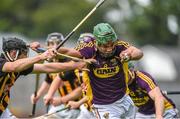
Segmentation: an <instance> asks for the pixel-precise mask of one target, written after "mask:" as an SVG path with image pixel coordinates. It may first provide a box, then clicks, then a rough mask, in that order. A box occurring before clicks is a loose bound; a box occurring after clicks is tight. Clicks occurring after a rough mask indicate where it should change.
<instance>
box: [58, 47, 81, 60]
mask: <svg viewBox="0 0 180 119" xmlns="http://www.w3.org/2000/svg"><path fill="white" fill-rule="evenodd" d="M58 52H59V53H62V54H66V55H70V56H74V57H79V58H81V57H82V56H81V54H80V52H78V51H77V50H75V49H73V48H64V47H62V48H60V49H59V50H58Z"/></svg>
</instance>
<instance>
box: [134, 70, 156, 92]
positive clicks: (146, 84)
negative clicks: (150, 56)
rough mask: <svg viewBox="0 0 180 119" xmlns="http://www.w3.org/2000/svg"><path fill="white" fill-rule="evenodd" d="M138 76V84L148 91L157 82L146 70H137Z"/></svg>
mask: <svg viewBox="0 0 180 119" xmlns="http://www.w3.org/2000/svg"><path fill="white" fill-rule="evenodd" d="M137 76H138V79H137V80H138V85H140V86H141V87H142V88H143V89H145V90H146V91H147V92H148V93H149V92H150V91H151V90H152V89H154V88H155V87H156V86H157V84H156V83H155V81H154V79H153V78H152V76H151V75H150V74H148V73H146V72H141V71H138V72H137Z"/></svg>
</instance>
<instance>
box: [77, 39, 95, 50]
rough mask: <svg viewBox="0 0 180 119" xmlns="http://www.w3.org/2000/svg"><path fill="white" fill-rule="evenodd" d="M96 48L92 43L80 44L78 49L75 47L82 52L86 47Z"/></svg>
mask: <svg viewBox="0 0 180 119" xmlns="http://www.w3.org/2000/svg"><path fill="white" fill-rule="evenodd" d="M93 46H94V42H93V41H90V42H88V43H80V44H79V45H78V46H77V47H75V49H76V50H81V49H83V48H85V47H93Z"/></svg>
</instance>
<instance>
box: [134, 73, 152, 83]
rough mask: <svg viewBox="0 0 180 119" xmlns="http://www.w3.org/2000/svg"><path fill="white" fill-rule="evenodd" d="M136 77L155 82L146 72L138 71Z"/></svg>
mask: <svg viewBox="0 0 180 119" xmlns="http://www.w3.org/2000/svg"><path fill="white" fill-rule="evenodd" d="M136 75H137V76H138V77H140V79H147V80H152V81H154V79H153V77H152V76H151V75H150V74H149V73H148V72H146V71H141V70H138V71H136Z"/></svg>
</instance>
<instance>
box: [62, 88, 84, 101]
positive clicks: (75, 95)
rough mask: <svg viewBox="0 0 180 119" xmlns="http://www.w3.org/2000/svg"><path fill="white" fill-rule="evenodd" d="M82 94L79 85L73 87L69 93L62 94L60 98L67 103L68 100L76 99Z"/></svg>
mask: <svg viewBox="0 0 180 119" xmlns="http://www.w3.org/2000/svg"><path fill="white" fill-rule="evenodd" d="M81 95H82V89H81V87H78V88H76V89H74V90H73V91H72V92H71V93H69V94H67V95H66V96H63V97H62V98H61V100H62V102H63V103H67V102H68V101H70V100H76V99H78V98H79V97H80V96H81Z"/></svg>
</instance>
